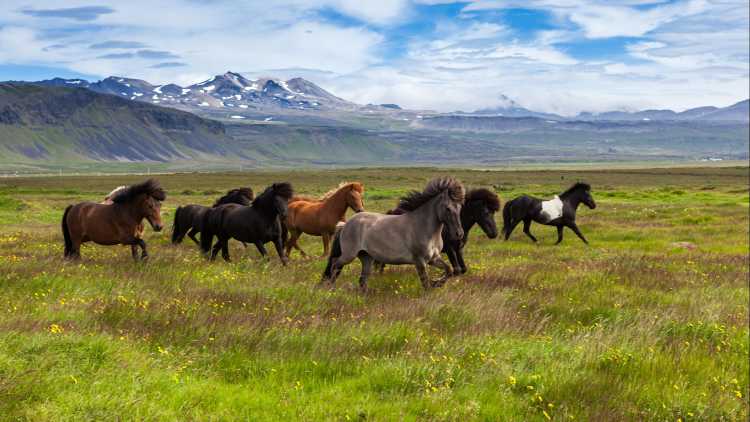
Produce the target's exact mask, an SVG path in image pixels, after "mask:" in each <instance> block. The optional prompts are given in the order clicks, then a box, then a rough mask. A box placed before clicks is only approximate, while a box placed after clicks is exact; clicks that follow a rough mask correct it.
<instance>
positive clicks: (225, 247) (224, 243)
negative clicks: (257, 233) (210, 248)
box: [219, 238, 232, 262]
mask: <svg viewBox="0 0 750 422" xmlns="http://www.w3.org/2000/svg"><path fill="white" fill-rule="evenodd" d="M219 241H220V242H221V257H222V258H224V261H227V262H232V259H231V258H229V238H225V239H219Z"/></svg>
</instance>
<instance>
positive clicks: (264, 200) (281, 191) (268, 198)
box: [252, 182, 294, 208]
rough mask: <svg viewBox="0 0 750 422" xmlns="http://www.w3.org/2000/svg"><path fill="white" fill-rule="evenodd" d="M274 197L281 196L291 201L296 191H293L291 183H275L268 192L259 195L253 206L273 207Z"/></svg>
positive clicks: (267, 189)
mask: <svg viewBox="0 0 750 422" xmlns="http://www.w3.org/2000/svg"><path fill="white" fill-rule="evenodd" d="M274 196H280V197H281V198H284V199H285V200H287V201H289V199H291V198H292V196H294V189H292V185H291V183H287V182H283V183H274V184H273V185H271V186H269V187H267V188H266V190H264V191H263V193H261V194H260V195H258V196H257V197H256V198H255V200H253V204H252V206H253V207H256V208H270V207H273V197H274Z"/></svg>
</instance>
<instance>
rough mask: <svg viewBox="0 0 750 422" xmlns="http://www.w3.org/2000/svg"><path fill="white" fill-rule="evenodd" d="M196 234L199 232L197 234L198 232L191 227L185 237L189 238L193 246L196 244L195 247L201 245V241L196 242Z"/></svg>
mask: <svg viewBox="0 0 750 422" xmlns="http://www.w3.org/2000/svg"><path fill="white" fill-rule="evenodd" d="M198 233H200V232H199V231H198V230H195V227H192V228H191V229H190V231H189V232H188V234H187V235H188V237H189V238H190V239H191V240H192V241H193V242H195V244H196V245H198V246H200V245H201V241H200V240H198V239H197V238H196V237H195V235H196V234H198Z"/></svg>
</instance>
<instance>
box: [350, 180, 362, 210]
mask: <svg viewBox="0 0 750 422" xmlns="http://www.w3.org/2000/svg"><path fill="white" fill-rule="evenodd" d="M364 191H365V187H364V185H362V184H361V183H352V184H351V185H350V188H349V192H347V193H346V204H347V205H348V206H349V208H351V209H352V211H354V212H362V211H364V210H365V202H364V199H363V198H362V195H363V194H364Z"/></svg>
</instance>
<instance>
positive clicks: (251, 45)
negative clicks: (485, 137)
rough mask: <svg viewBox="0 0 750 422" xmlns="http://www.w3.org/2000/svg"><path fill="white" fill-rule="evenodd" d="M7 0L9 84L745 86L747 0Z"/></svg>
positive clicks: (561, 95)
mask: <svg viewBox="0 0 750 422" xmlns="http://www.w3.org/2000/svg"><path fill="white" fill-rule="evenodd" d="M154 4H155V3H154V2H152V1H145V0H129V1H127V2H122V1H117V0H88V1H79V0H68V1H64V2H61V1H59V0H4V1H3V8H2V9H0V80H7V79H14V80H38V79H44V78H50V77H54V76H60V77H66V78H86V79H99V78H103V77H106V76H110V75H117V76H128V77H135V78H143V79H147V80H149V81H151V82H154V83H161V82H176V83H179V84H183V85H186V84H190V83H193V82H196V81H199V80H203V79H206V78H207V77H209V76H211V75H214V74H219V73H223V72H225V71H227V70H233V71H238V72H242V73H245V74H246V75H248V76H250V77H253V76H278V77H285V78H286V77H294V76H302V77H305V78H308V79H310V80H312V81H313V82H316V83H318V84H319V85H321V86H323V87H324V88H326V89H328V90H330V91H332V92H333V93H335V94H336V95H339V96H341V97H344V98H347V99H351V100H353V101H357V102H360V103H370V102H372V103H398V104H401V105H402V106H405V107H409V108H418V109H433V110H440V111H450V110H458V109H461V110H473V109H477V108H485V107H493V106H498V105H503V103H504V101H506V100H504V99H503V98H504V97H503V96H507V97H509V98H511V99H513V100H514V101H516V102H517V103H519V104H521V105H523V106H526V107H529V108H532V109H536V110H541V111H551V112H557V113H562V114H574V113H577V112H579V111H602V110H610V109H628V110H633V109H642V108H672V109H677V110H681V109H685V108H689V107H695V106H700V105H718V106H724V105H728V104H731V103H733V102H736V101H739V100H742V99H745V98H747V97H748V95H749V94H748V83H749V79H748V73H749V67H750V65H749V61H750V59H749V58H748V49H750V41H749V40H748V26H749V23H748V2H747V0H742V1H734V0H727V1H718V0H716V1H714V0H679V1H678V0H623V1H603V0H600V1H581V0H526V1H516V0H472V1H461V2H453V1H450V0H377V1H347V0H276V1H273V2H261V1H240V0H212V1H195V0H162V1H160V2H158V4H159V6H158V7H154Z"/></svg>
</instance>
